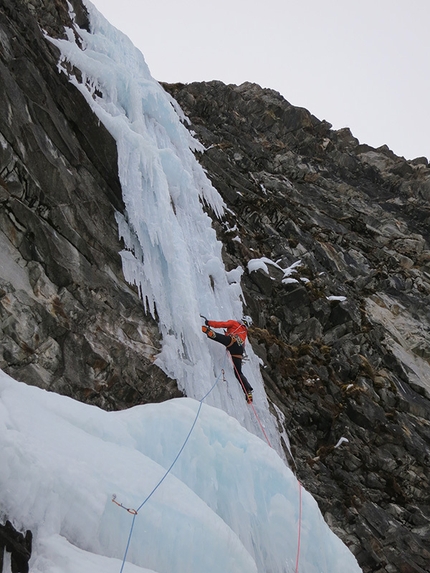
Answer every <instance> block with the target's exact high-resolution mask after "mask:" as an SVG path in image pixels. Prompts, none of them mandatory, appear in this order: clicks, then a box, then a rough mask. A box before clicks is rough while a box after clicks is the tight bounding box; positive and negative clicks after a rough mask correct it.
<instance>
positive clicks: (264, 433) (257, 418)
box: [226, 350, 273, 449]
mask: <svg viewBox="0 0 430 573" xmlns="http://www.w3.org/2000/svg"><path fill="white" fill-rule="evenodd" d="M226 354H229V352H228V350H226ZM230 360H231V363H232V364H233V368H234V369H235V371H236V374H237V376H236V378H237V379H238V380H239V382H240V384H241V386H242V389H243V391H244V392H245V394H246V388H245V386H244V384H243V382H242V379H241V377H240V373H239V372H238V370H237V368H236V366H235V364H234V362H233V358H232V357H231V355H230ZM250 406H251V407H252V410H253V412H254V415H255V418H256V420H257V422H258V425H259V426H260V429H261V431H262V433H263V436H264V437H265V439H266V442H267V443H268V444H269V446H270V447H271V448H272V444H271V443H270V440H269V438H268V436H267V434H266V430H265V429H264V426H263V424H262V423H261V420H260V418H259V417H258V414H257V410H256V409H255V406H254V404H253V403H252V402H251V403H250ZM272 449H273V448H272Z"/></svg>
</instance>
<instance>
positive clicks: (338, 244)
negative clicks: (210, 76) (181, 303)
mask: <svg viewBox="0 0 430 573" xmlns="http://www.w3.org/2000/svg"><path fill="white" fill-rule="evenodd" d="M165 88H166V89H167V90H168V91H169V92H170V93H171V94H172V95H173V96H174V97H175V98H176V99H177V101H178V102H179V103H180V105H181V107H182V108H183V110H184V111H185V113H186V115H187V116H188V117H189V119H190V120H191V125H190V129H192V130H194V131H195V132H196V134H197V138H198V139H199V140H200V141H201V142H202V143H203V144H204V145H205V147H206V148H207V151H206V152H205V153H204V154H202V155H201V156H200V157H199V160H200V162H201V163H202V165H203V166H204V167H205V169H206V170H207V172H208V174H209V177H210V178H211V180H212V182H213V184H214V185H215V187H216V188H217V189H218V190H219V191H220V192H221V194H222V195H223V197H224V199H225V201H226V203H227V205H228V206H229V209H230V211H229V213H228V215H227V218H226V220H225V222H223V223H222V224H219V223H217V222H214V224H215V225H216V227H217V230H218V233H219V236H220V237H221V238H222V241H223V244H224V245H225V261H226V264H227V266H228V268H235V267H236V266H237V265H241V266H242V267H243V268H245V269H248V272H247V273H245V274H244V276H243V280H242V283H243V285H244V292H245V298H246V301H247V304H248V307H249V308H248V310H249V311H250V314H251V315H252V316H253V318H254V322H255V324H256V327H255V328H254V329H253V331H252V333H251V341H252V343H253V348H254V350H255V351H256V352H257V353H258V354H259V356H260V357H261V359H262V361H263V363H264V368H263V369H262V373H263V377H264V380H265V383H266V389H267V393H268V395H269V396H270V398H271V399H272V401H273V403H274V404H275V405H276V406H277V407H278V408H279V409H280V410H281V412H282V414H283V415H284V416H285V428H286V429H287V432H288V435H289V437H290V442H291V452H292V459H291V465H292V467H293V468H295V471H296V472H297V475H298V477H299V479H300V480H301V481H302V482H303V483H304V485H305V486H306V488H307V489H308V490H310V491H311V492H312V494H313V495H314V497H315V498H316V499H317V501H318V503H319V505H320V507H321V510H322V512H323V514H324V516H325V519H326V520H327V522H328V523H329V524H330V525H331V527H332V528H333V530H334V531H335V532H336V533H337V534H338V535H339V536H340V537H341V538H342V539H343V540H344V541H345V543H346V544H347V545H348V546H349V547H350V548H351V550H352V551H353V552H354V553H355V555H356V557H357V559H358V561H359V563H360V565H361V567H362V568H363V571H364V572H365V573H368V572H377V573H382V572H384V573H385V572H386V573H412V572H414V573H418V572H420V573H423V572H424V571H428V570H429V564H430V541H429V540H430V484H429V476H430V402H429V398H430V364H429V357H430V356H429V353H430V351H429V348H430V312H429V308H430V307H429V301H430V297H429V294H430V251H429V244H428V241H429V232H430V224H429V223H430V209H429V203H428V193H429V185H430V169H429V166H428V162H427V160H426V159H425V158H419V159H416V160H414V161H406V160H405V159H403V158H400V157H396V156H395V155H394V154H393V153H392V152H391V151H390V150H389V149H388V148H387V147H385V146H384V147H381V148H379V149H373V148H371V147H369V146H365V145H360V144H359V142H358V140H357V139H355V138H354V137H353V136H352V134H351V133H350V131H349V130H348V129H343V130H340V131H333V130H331V126H330V125H329V124H328V123H327V122H324V121H319V120H317V119H316V118H315V117H313V116H312V115H311V114H310V113H309V112H308V111H306V110H304V109H299V108H296V107H293V106H291V105H290V104H289V103H288V102H286V101H285V100H284V99H283V98H282V97H281V96H280V95H279V94H278V93H276V92H274V91H271V90H266V89H261V88H260V87H258V86H256V85H252V84H243V85H241V86H234V85H229V86H226V85H224V84H222V83H220V82H210V83H195V84H189V85H182V84H176V85H165ZM255 259H259V260H258V261H255ZM252 260H254V262H253V263H251V264H248V263H249V261H252Z"/></svg>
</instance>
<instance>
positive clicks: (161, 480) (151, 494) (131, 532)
mask: <svg viewBox="0 0 430 573" xmlns="http://www.w3.org/2000/svg"><path fill="white" fill-rule="evenodd" d="M226 356H227V354H226ZM224 365H225V359H224ZM224 365H223V368H224ZM222 373H223V369H221V372H220V373H219V374H218V376H217V379H216V380H215V383H214V384H213V386H212V387H211V389H210V390H209V391H208V392H206V394H205V395H204V396H203V398H202V399H201V400H199V407H198V409H197V413H196V417H195V418H194V422H193V423H192V426H191V428H190V431H189V432H188V435H187V437H186V438H185V441H184V443H183V444H182V446H181V448H180V450H179V452H178V453H177V454H176V457H175V459H174V460H173V462H172V463H171V464H170V467H169V469H168V470H167V471H166V473H165V474H164V475H163V477H162V478H161V479H160V481H159V482H158V483H157V485H156V486H155V487H154V489H153V490H152V491H151V493H149V494H148V495H147V496H146V498H145V499H144V500H143V501H142V503H141V504H140V505H139V507H138V508H137V509H136V513H135V514H134V515H133V520H132V522H131V527H130V533H129V535H128V540H127V545H126V548H125V553H124V557H123V560H122V565H121V569H120V573H122V572H123V569H124V565H125V562H126V559H127V554H128V550H129V548H130V543H131V537H132V534H133V529H134V522H135V520H136V516H137V513H138V512H139V511H140V510H141V509H142V507H143V506H144V505H145V503H146V502H147V501H148V500H149V499H150V498H151V497H152V496H153V495H154V493H155V492H156V491H157V489H158V488H159V487H160V485H161V484H162V483H163V481H164V480H165V479H166V477H167V476H168V475H169V473H170V472H171V471H172V468H173V466H174V465H175V464H176V462H177V461H178V459H179V456H180V455H181V454H182V452H183V451H184V448H185V446H186V445H187V442H188V440H189V439H190V436H191V434H192V433H193V430H194V428H195V426H196V423H197V419H198V417H199V415H200V411H201V409H202V406H203V402H204V401H205V400H206V398H207V397H208V396H209V394H210V393H211V392H212V391H213V389H214V388H215V386H216V385H217V384H218V382H219V380H220V378H221V374H222Z"/></svg>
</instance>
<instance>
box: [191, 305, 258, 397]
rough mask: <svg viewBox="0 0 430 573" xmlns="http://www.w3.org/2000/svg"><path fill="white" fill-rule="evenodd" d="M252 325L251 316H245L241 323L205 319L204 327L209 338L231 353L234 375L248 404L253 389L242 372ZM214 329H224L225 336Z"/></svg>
mask: <svg viewBox="0 0 430 573" xmlns="http://www.w3.org/2000/svg"><path fill="white" fill-rule="evenodd" d="M251 325H252V318H251V317H250V316H244V317H243V318H242V320H241V321H240V322H238V321H237V320H227V321H225V322H222V321H219V320H207V319H205V324H204V325H203V326H202V331H203V332H204V333H205V334H206V336H207V337H208V338H212V339H213V340H215V341H216V342H220V343H221V344H223V345H224V346H225V347H226V348H227V350H228V351H229V352H230V355H231V359H232V361H233V367H234V375H235V376H236V378H237V379H238V380H239V383H240V385H241V386H242V390H243V391H244V393H245V396H246V401H247V402H248V403H251V402H252V390H253V389H252V387H251V384H250V383H249V382H248V380H247V379H246V376H245V375H244V374H243V372H242V360H243V352H244V347H245V341H246V337H247V335H248V328H249V327H250V326H251ZM212 328H224V329H225V331H224V334H220V333H219V332H215V331H213V330H212Z"/></svg>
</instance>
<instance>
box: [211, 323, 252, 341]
mask: <svg viewBox="0 0 430 573" xmlns="http://www.w3.org/2000/svg"><path fill="white" fill-rule="evenodd" d="M208 324H209V326H212V328H225V329H226V331H225V334H226V335H227V336H233V337H236V336H237V337H239V338H240V339H241V341H242V344H244V343H245V340H246V336H247V334H248V331H247V330H246V326H244V325H243V324H240V322H237V320H226V321H225V322H221V321H219V320H208Z"/></svg>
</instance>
